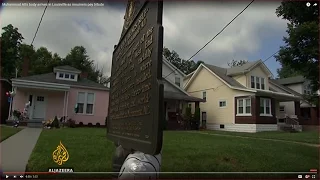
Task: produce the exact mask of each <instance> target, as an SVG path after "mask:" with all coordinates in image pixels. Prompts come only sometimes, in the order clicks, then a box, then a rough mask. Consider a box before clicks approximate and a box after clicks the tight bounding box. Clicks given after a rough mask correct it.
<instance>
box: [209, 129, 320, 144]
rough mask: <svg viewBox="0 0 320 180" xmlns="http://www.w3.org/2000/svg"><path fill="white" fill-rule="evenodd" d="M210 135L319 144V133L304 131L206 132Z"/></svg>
mask: <svg viewBox="0 0 320 180" xmlns="http://www.w3.org/2000/svg"><path fill="white" fill-rule="evenodd" d="M204 132H206V133H210V134H222V135H234V136H243V137H255V138H266V139H277V140H286V141H296V142H303V143H310V144H319V132H318V131H302V132H298V133H289V132H283V131H270V132H266V131H265V132H258V133H244V132H227V131H204Z"/></svg>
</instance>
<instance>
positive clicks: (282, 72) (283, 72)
mask: <svg viewBox="0 0 320 180" xmlns="http://www.w3.org/2000/svg"><path fill="white" fill-rule="evenodd" d="M277 73H278V77H279V78H288V77H294V76H298V75H301V74H300V73H299V72H297V71H295V70H293V69H292V68H291V67H289V66H287V65H285V64H281V68H279V69H277Z"/></svg>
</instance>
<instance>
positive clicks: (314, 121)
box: [310, 107, 318, 125]
mask: <svg viewBox="0 0 320 180" xmlns="http://www.w3.org/2000/svg"><path fill="white" fill-rule="evenodd" d="M310 115H311V125H318V115H317V108H316V107H311V108H310Z"/></svg>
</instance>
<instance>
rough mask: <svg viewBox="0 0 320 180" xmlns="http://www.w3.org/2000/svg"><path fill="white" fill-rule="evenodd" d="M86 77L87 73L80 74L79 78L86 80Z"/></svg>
mask: <svg viewBox="0 0 320 180" xmlns="http://www.w3.org/2000/svg"><path fill="white" fill-rule="evenodd" d="M87 77H88V73H87V72H82V73H81V74H80V78H84V79H86V78H87Z"/></svg>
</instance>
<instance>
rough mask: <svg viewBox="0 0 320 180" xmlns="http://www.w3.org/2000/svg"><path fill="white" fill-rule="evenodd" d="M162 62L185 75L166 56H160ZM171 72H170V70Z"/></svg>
mask: <svg viewBox="0 0 320 180" xmlns="http://www.w3.org/2000/svg"><path fill="white" fill-rule="evenodd" d="M162 62H163V63H165V64H166V65H168V66H169V68H170V69H171V70H172V71H178V72H179V73H180V74H181V75H182V76H183V77H185V76H186V74H185V73H184V72H182V71H181V70H180V69H178V68H177V67H176V66H175V65H173V64H172V63H171V62H170V61H169V60H168V59H167V58H166V57H164V56H162ZM170 73H172V72H170Z"/></svg>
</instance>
